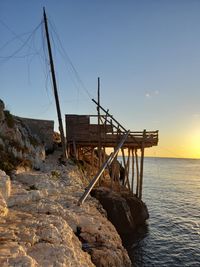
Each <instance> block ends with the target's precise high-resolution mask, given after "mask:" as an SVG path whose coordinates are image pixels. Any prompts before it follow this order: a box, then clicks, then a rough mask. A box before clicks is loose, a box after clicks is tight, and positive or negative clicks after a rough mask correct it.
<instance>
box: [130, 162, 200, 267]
mask: <svg viewBox="0 0 200 267" xmlns="http://www.w3.org/2000/svg"><path fill="white" fill-rule="evenodd" d="M143 201H144V202H145V203H146V204H147V207H148V210H149V214H150V218H149V220H148V225H147V227H146V229H145V228H143V229H140V232H139V235H138V236H137V238H136V240H135V239H132V240H129V253H130V255H131V258H132V259H133V260H134V262H135V263H136V265H135V266H147V267H150V266H170V267H171V266H172V267H176V266H192V267H197V266H198V267H199V266H200V160H191V159H165V158H146V159H145V170H144V190H143Z"/></svg>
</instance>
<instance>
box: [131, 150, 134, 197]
mask: <svg viewBox="0 0 200 267" xmlns="http://www.w3.org/2000/svg"><path fill="white" fill-rule="evenodd" d="M131 158H132V160H131V163H132V169H131V171H132V179H131V191H132V192H133V189H134V171H135V170H134V150H133V149H131Z"/></svg>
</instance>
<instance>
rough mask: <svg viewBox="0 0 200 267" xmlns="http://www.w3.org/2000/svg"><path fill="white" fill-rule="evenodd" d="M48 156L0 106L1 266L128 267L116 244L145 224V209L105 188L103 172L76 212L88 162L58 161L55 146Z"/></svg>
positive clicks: (125, 194) (35, 138)
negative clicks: (100, 178)
mask: <svg viewBox="0 0 200 267" xmlns="http://www.w3.org/2000/svg"><path fill="white" fill-rule="evenodd" d="M31 123H33V122H32V121H31ZM34 123H35V121H34ZM46 123H47V124H48V127H49V122H46ZM40 124H41V121H40ZM41 129H42V128H41ZM45 129H46V128H44V129H42V130H43V132H45ZM52 131H53V130H52ZM52 139H53V138H52ZM52 143H53V142H52ZM51 152H53V153H52V154H49V155H48V156H47V155H46V153H45V144H44V143H43V142H42V141H41V140H40V137H39V136H37V135H35V134H33V132H32V131H31V129H30V127H28V125H26V124H25V123H24V120H21V119H19V118H18V117H15V116H13V115H12V114H11V113H10V112H9V111H7V110H5V105H4V103H3V101H1V100H0V266H1V267H10V266H11V267H12V266H15V267H22V266H23V267H36V266H41V267H50V266H52V267H70V266H71V267H84V266H85V267H90V266H98V267H129V266H132V263H131V261H130V258H129V256H128V253H127V251H126V249H125V248H124V247H123V244H122V239H121V238H123V235H124V234H132V233H133V232H134V231H135V230H136V228H137V226H138V225H140V224H143V223H144V222H145V220H146V219H147V218H148V211H147V208H146V206H145V205H144V203H143V202H142V201H140V200H138V199H137V198H136V197H135V196H134V195H133V194H132V193H131V194H130V192H127V191H126V190H122V191H118V192H117V190H116V191H115V190H113V189H112V190H111V188H110V187H108V184H107V179H109V180H110V176H109V172H108V170H107V172H106V173H105V177H104V179H105V180H104V181H103V184H102V185H101V187H96V188H95V189H94V190H93V192H92V193H91V196H89V197H88V198H87V200H86V201H85V202H84V204H83V205H81V206H79V205H78V200H79V198H80V196H81V195H82V194H83V192H84V190H85V188H86V186H87V185H88V183H89V179H86V177H90V175H89V174H88V171H89V172H90V168H91V166H90V164H91V163H90V162H89V161H88V160H87V159H83V160H82V161H81V162H77V161H75V162H73V161H72V160H70V159H69V160H67V162H63V161H62V160H61V154H62V153H61V150H59V146H58V145H56V146H55V147H52V149H51ZM96 161H98V159H97V158H96ZM96 171H98V167H96ZM6 173H7V174H6ZM122 189H123V187H122ZM120 236H121V237H120Z"/></svg>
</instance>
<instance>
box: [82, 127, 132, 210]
mask: <svg viewBox="0 0 200 267" xmlns="http://www.w3.org/2000/svg"><path fill="white" fill-rule="evenodd" d="M128 135H129V131H127V132H126V133H125V134H124V135H123V137H122V139H121V141H120V143H119V144H118V146H117V147H116V148H115V150H114V152H113V153H111V154H110V156H109V157H108V159H107V160H106V161H105V162H104V164H103V165H102V166H101V168H100V170H99V172H98V173H97V174H96V175H95V177H94V178H93V179H92V181H91V183H90V184H89V185H88V187H87V188H86V190H85V192H84V193H83V195H82V196H81V197H80V199H79V201H78V205H81V204H83V202H84V201H85V199H86V198H87V197H88V195H89V193H90V192H91V190H92V188H93V187H94V186H95V184H96V183H97V181H98V179H99V178H100V176H101V175H102V173H103V172H104V170H105V168H106V167H107V166H108V165H110V164H111V163H112V161H113V160H114V158H115V157H116V156H117V154H118V152H119V150H120V148H121V147H122V146H123V144H124V142H125V140H126V138H127V137H128Z"/></svg>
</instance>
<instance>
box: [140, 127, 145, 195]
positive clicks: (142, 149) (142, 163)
mask: <svg viewBox="0 0 200 267" xmlns="http://www.w3.org/2000/svg"><path fill="white" fill-rule="evenodd" d="M145 137H146V130H144V132H143V138H144V139H145ZM143 166H144V143H142V146H141V158H140V186H139V199H142V187H143V169H144V167H143Z"/></svg>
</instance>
